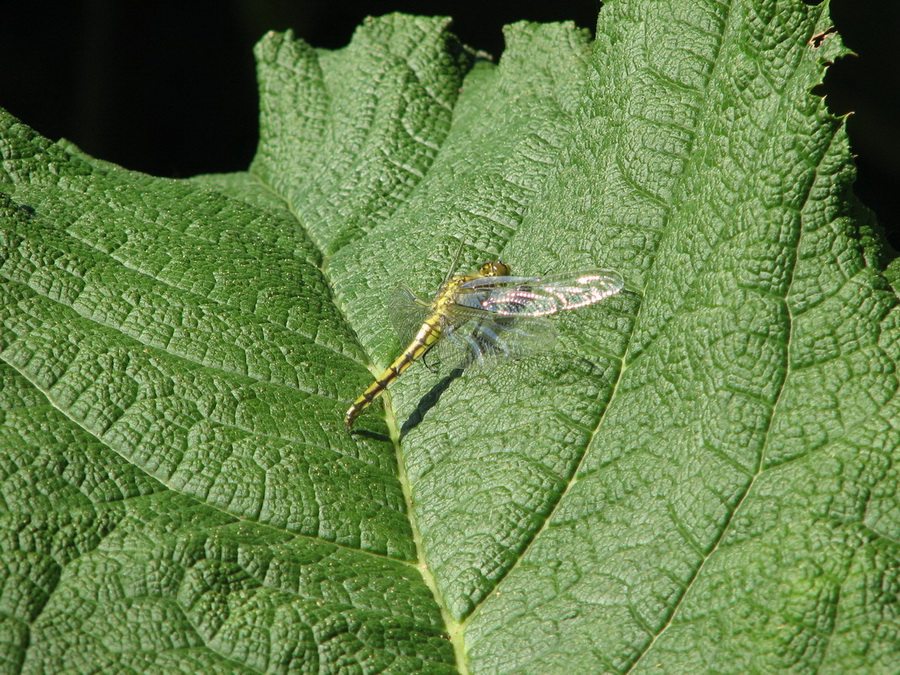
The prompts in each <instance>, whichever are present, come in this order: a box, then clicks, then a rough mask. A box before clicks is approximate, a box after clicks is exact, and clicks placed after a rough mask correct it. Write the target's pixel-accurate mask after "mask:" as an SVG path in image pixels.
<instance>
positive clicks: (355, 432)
mask: <svg viewBox="0 0 900 675" xmlns="http://www.w3.org/2000/svg"><path fill="white" fill-rule="evenodd" d="M350 435H351V436H361V437H363V438H371V439H372V440H373V441H379V442H381V443H390V442H391V437H390V436H386V435H385V434H379V433H378V432H377V431H369V430H368V429H351V430H350Z"/></svg>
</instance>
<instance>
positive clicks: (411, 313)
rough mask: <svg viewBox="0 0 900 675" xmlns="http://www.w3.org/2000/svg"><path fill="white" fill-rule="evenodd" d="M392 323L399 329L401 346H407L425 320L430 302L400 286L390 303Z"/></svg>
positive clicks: (395, 328)
mask: <svg viewBox="0 0 900 675" xmlns="http://www.w3.org/2000/svg"><path fill="white" fill-rule="evenodd" d="M388 307H389V309H390V317H391V324H393V326H394V330H396V331H397V339H398V340H400V346H401V347H406V346H407V345H408V344H409V343H410V342H412V339H413V338H414V337H415V335H416V332H417V331H418V330H419V328H420V327H421V326H422V322H423V321H424V320H425V318H426V316H427V314H428V309H429V307H430V303H429V302H428V301H427V300H425V299H424V298H420V297H419V296H418V295H416V294H415V293H413V292H412V291H411V290H409V288H407V287H406V286H398V287H397V288H396V289H395V290H394V292H393V294H392V295H391V300H390V303H389V304H388Z"/></svg>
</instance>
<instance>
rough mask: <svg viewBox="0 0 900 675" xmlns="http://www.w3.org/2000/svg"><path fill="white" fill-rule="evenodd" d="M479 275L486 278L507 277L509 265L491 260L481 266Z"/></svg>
mask: <svg viewBox="0 0 900 675" xmlns="http://www.w3.org/2000/svg"><path fill="white" fill-rule="evenodd" d="M481 273H482V274H483V275H484V276H486V277H507V276H509V265H507V264H506V263H505V262H500V261H499V260H491V261H490V262H486V263H484V265H482V266H481Z"/></svg>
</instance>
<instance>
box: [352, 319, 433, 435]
mask: <svg viewBox="0 0 900 675" xmlns="http://www.w3.org/2000/svg"><path fill="white" fill-rule="evenodd" d="M440 337H441V315H440V314H433V315H432V316H430V317H429V318H428V319H427V320H426V321H425V322H424V323H423V324H422V327H421V328H419V332H418V333H416V336H415V337H414V338H413V341H412V342H410V343H409V346H408V347H407V348H406V349H404V350H403V353H402V354H400V356H398V357H397V358H396V359H394V362H393V363H392V364H391V365H389V366H388V367H387V368H386V369H385V371H384V372H383V373H381V375H380V376H379V377H378V379H376V380H375V381H374V382H373V383H372V384H370V385H369V386H368V387H367V388H366V390H365V391H364V392H363V393H362V394H360V395H359V397H358V398H357V399H356V400H355V401H354V402H353V405H351V406H350V409H349V410H347V414H346V415H345V416H344V421H345V422H346V423H347V431H350V430H352V429H353V421H354V420H355V419H356V418H357V417H359V416H360V414H361V413H362V411H363V410H365V409H366V408H367V407H369V404H370V403H372V401H374V400H375V399H376V398H378V397H379V396H381V394H382V393H383V392H384V390H385V389H387V388H388V387H389V386H390V384H391V382H393V381H394V380H396V379H397V378H398V377H400V375H401V374H402V373H403V371H405V370H406V369H407V368H409V367H410V366H411V365H412V364H413V362H414V361H415V360H416V359H417V358H419V357H420V356H422V354H424V353H425V352H427V351H428V349H429V348H430V347H431V346H432V345H433V344H434V343H435V342H437V340H438V338H440Z"/></svg>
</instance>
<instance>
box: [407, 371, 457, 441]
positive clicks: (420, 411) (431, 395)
mask: <svg viewBox="0 0 900 675" xmlns="http://www.w3.org/2000/svg"><path fill="white" fill-rule="evenodd" d="M468 366H469V363H467V362H465V363H462V364H460V365H458V366H457V367H456V368H454V369H453V370H451V371H450V373H449V374H448V375H447V377H444V378H442V379H441V380H440V381H439V382H438V383H437V384H435V385H434V386H433V387H432V388H431V390H430V391H429V392H428V393H427V394H425V395H424V396H423V397H422V398H421V399H419V404H418V405H417V406H416V409H415V410H413V412H412V414H411V415H410V416H409V418H408V419H407V420H406V421H405V422H404V423H403V426H402V427H400V440H401V441H402V440H403V438H404V436H406V434H408V433H409V432H410V431H412V430H413V429H415V428H416V427H417V426H419V424H420V423H421V422H422V420H423V419H425V414H426V413H427V412H428V411H429V410H431V409H432V408H433V407H434V406H435V405H437V402H438V401H440V400H441V396H443V395H444V392H445V391H447V389H449V388H450V385H451V384H453V380H455V379H456V378H458V377H459V376H460V375H462V374H463V372H464V371H465V369H466V368H467V367H468Z"/></svg>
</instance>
